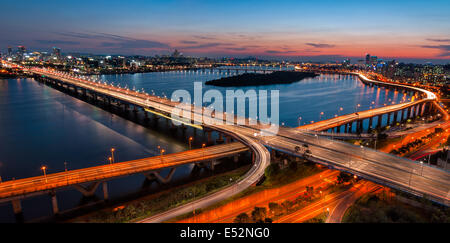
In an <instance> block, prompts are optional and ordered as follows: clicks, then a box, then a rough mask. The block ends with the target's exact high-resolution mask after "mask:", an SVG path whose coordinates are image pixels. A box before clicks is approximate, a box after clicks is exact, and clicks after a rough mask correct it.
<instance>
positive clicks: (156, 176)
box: [144, 168, 176, 184]
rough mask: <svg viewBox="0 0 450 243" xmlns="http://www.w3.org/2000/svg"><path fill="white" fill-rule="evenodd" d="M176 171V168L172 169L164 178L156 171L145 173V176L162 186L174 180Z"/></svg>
mask: <svg viewBox="0 0 450 243" xmlns="http://www.w3.org/2000/svg"><path fill="white" fill-rule="evenodd" d="M175 170H176V168H170V172H169V174H168V175H167V176H166V177H162V176H161V175H160V174H159V172H156V171H152V172H148V173H144V176H145V177H146V178H147V179H148V180H150V181H152V180H155V179H157V180H158V182H160V183H162V184H167V183H168V182H169V181H170V180H171V179H172V176H173V174H174V173H175Z"/></svg>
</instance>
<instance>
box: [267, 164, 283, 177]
mask: <svg viewBox="0 0 450 243" xmlns="http://www.w3.org/2000/svg"><path fill="white" fill-rule="evenodd" d="M279 171H280V166H278V164H276V163H273V164H270V165H269V166H268V167H267V168H266V171H265V172H264V173H265V175H266V177H267V178H271V177H272V176H274V175H276V174H277V173H278V172H279Z"/></svg>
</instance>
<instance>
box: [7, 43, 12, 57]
mask: <svg viewBox="0 0 450 243" xmlns="http://www.w3.org/2000/svg"><path fill="white" fill-rule="evenodd" d="M11 56H12V48H11V47H10V46H8V57H11Z"/></svg>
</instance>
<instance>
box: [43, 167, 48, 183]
mask: <svg viewBox="0 0 450 243" xmlns="http://www.w3.org/2000/svg"><path fill="white" fill-rule="evenodd" d="M41 170H42V172H44V178H45V183H47V182H48V181H47V166H45V165H43V166H42V167H41Z"/></svg>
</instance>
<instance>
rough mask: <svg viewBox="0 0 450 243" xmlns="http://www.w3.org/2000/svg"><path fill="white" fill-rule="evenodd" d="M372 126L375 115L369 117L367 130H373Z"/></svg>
mask: <svg viewBox="0 0 450 243" xmlns="http://www.w3.org/2000/svg"><path fill="white" fill-rule="evenodd" d="M372 126H373V116H371V117H369V129H367V131H369V132H370V131H372Z"/></svg>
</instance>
